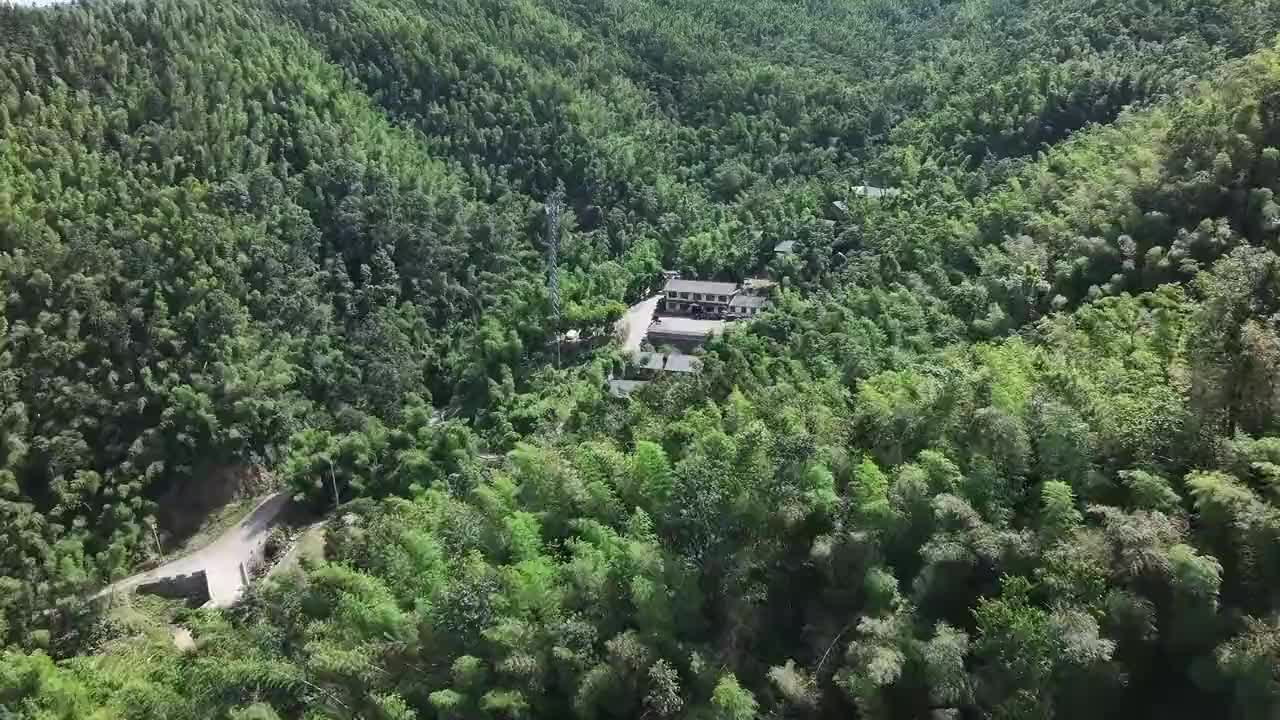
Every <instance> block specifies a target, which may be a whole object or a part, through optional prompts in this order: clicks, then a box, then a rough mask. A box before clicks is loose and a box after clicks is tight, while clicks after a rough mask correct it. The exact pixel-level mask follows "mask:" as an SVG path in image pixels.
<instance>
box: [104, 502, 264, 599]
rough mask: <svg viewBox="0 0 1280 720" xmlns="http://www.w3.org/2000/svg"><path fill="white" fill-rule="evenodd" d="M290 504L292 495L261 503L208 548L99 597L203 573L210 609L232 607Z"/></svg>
mask: <svg viewBox="0 0 1280 720" xmlns="http://www.w3.org/2000/svg"><path fill="white" fill-rule="evenodd" d="M288 504H289V494H288V493H284V492H280V493H276V494H275V495H272V496H271V497H268V498H267V499H265V500H263V501H262V502H260V503H258V505H257V507H255V508H254V509H253V510H251V511H250V512H249V514H248V515H246V516H245V517H244V518H243V519H242V520H241V521H240V522H239V523H237V524H236V525H235V526H234V527H232V528H230V529H229V530H227V531H226V532H224V533H222V535H220V536H218V538H217V539H216V540H214V541H213V542H211V543H209V544H208V545H205V546H204V547H202V548H200V549H199V550H196V551H195V552H193V553H191V554H190V555H186V556H184V557H181V558H178V559H176V560H173V561H171V562H167V563H165V564H163V565H161V566H159V567H157V568H153V569H151V570H148V571H146V572H144V573H139V574H137V575H134V576H132V577H127V578H125V579H124V580H121V581H119V582H117V583H113V584H111V585H109V586H107V587H106V588H105V589H104V590H102V592H100V593H98V597H101V596H103V595H107V594H108V593H113V592H123V591H128V590H132V589H133V588H135V587H137V586H138V585H141V584H143V583H146V582H151V581H153V580H160V579H162V578H167V577H173V576H175V575H190V574H192V573H195V572H199V571H201V570H203V571H204V572H205V576H206V577H207V578H208V581H209V605H211V606H213V607H220V608H222V607H230V606H231V605H234V604H235V602H236V601H237V600H239V599H240V596H241V595H242V594H243V593H244V589H245V587H247V586H248V579H249V576H250V575H251V573H252V570H253V568H254V567H256V566H257V565H258V564H259V563H261V562H262V551H263V547H264V546H265V545H266V542H267V535H269V534H270V533H271V529H272V528H274V527H275V526H276V523H277V521H278V520H279V519H280V514H281V513H282V512H283V511H284V509H285V507H286V506H288Z"/></svg>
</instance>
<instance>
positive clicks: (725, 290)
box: [663, 278, 738, 295]
mask: <svg viewBox="0 0 1280 720" xmlns="http://www.w3.org/2000/svg"><path fill="white" fill-rule="evenodd" d="M663 289H664V290H665V291H666V292H682V293H685V292H691V293H701V294H703V295H732V294H734V293H736V292H738V286H737V285H735V284H734V283H726V282H712V281H710V280H681V279H679V278H675V279H673V280H668V281H667V285H666V287H665V288H663Z"/></svg>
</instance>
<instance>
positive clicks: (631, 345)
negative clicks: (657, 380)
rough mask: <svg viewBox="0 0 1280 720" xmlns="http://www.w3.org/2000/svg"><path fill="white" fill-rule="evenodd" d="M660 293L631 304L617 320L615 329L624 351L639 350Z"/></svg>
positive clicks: (651, 320) (656, 307)
mask: <svg viewBox="0 0 1280 720" xmlns="http://www.w3.org/2000/svg"><path fill="white" fill-rule="evenodd" d="M661 299H662V296H661V295H654V296H653V297H651V298H649V299H648V300H645V301H643V302H639V303H636V304H635V305H632V306H631V307H630V308H629V309H628V310H627V313H626V314H625V315H623V316H622V319H620V320H618V324H617V326H616V330H617V333H618V336H619V337H620V338H621V339H622V349H623V350H624V351H626V352H640V343H642V342H644V336H645V334H646V333H647V332H649V323H651V322H653V313H654V311H655V310H657V309H658V301H659V300H661Z"/></svg>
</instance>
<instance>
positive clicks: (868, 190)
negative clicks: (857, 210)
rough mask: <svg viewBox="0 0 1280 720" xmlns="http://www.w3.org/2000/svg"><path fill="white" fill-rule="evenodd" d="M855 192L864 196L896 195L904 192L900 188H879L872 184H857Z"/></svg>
mask: <svg viewBox="0 0 1280 720" xmlns="http://www.w3.org/2000/svg"><path fill="white" fill-rule="evenodd" d="M853 194H854V195H858V196H860V197H864V198H873V199H874V198H882V197H896V196H898V195H901V194H902V191H901V190H899V189H898V188H879V187H873V186H871V185H855V186H854V187H853Z"/></svg>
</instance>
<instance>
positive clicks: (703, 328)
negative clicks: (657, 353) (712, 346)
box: [649, 315, 724, 345]
mask: <svg viewBox="0 0 1280 720" xmlns="http://www.w3.org/2000/svg"><path fill="white" fill-rule="evenodd" d="M723 329H724V321H723V320H695V319H693V318H687V317H671V316H666V315H664V316H663V317H662V322H655V323H653V324H652V325H650V326H649V335H650V336H653V335H665V336H668V337H670V336H673V335H674V336H678V337H689V338H700V337H706V336H708V335H711V334H713V333H717V332H720V331H721V330H723ZM654 344H655V345H656V344H657V343H654Z"/></svg>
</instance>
